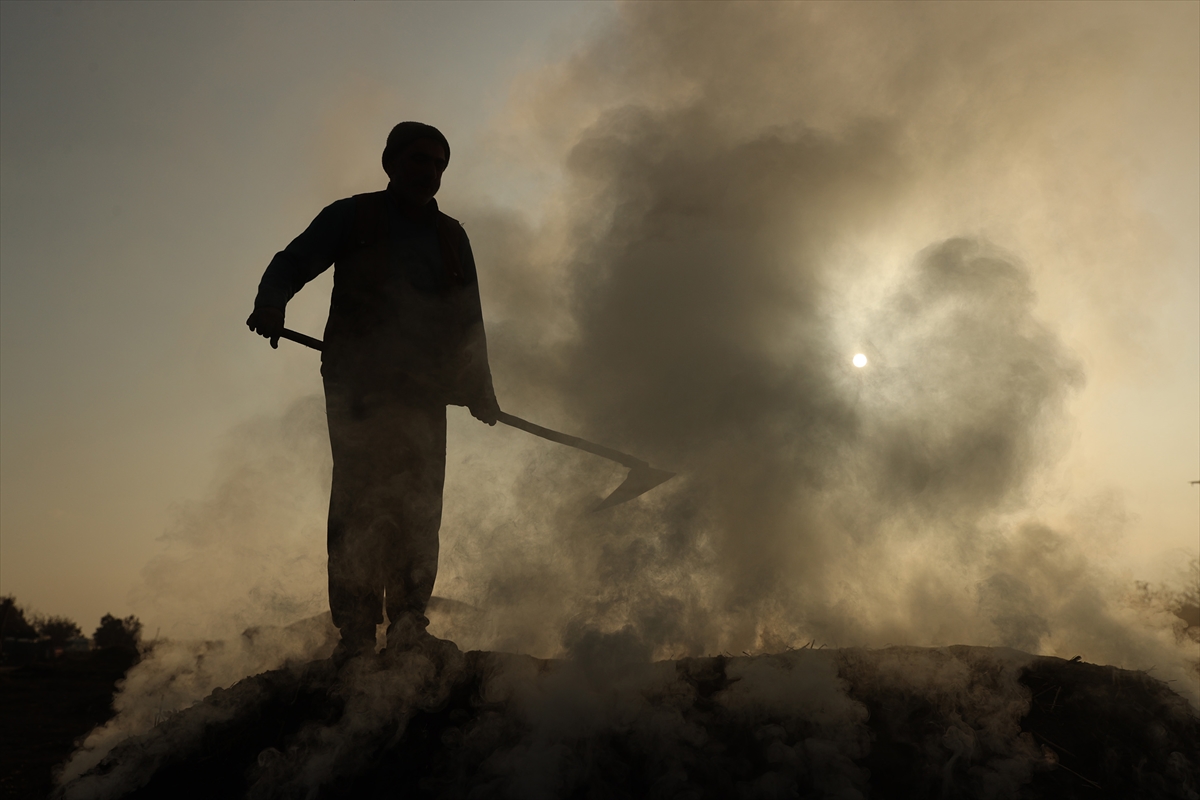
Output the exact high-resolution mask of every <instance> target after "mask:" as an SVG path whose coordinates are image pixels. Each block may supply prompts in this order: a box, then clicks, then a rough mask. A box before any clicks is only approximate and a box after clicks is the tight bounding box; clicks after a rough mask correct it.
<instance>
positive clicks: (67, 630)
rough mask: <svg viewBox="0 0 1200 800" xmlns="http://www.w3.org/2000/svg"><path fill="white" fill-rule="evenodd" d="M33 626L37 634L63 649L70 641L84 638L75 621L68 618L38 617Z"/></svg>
mask: <svg viewBox="0 0 1200 800" xmlns="http://www.w3.org/2000/svg"><path fill="white" fill-rule="evenodd" d="M33 624H34V627H36V628H37V632H38V633H40V634H41V635H42V636H45V637H47V638H48V639H49V640H50V643H51V644H52V645H54V646H55V647H62V646H63V645H65V644H66V643H67V641H68V640H70V639H74V638H75V637H76V636H83V631H82V630H80V628H79V626H78V625H76V624H75V620H73V619H67V618H66V617H38V618H36V619H34V621H33Z"/></svg>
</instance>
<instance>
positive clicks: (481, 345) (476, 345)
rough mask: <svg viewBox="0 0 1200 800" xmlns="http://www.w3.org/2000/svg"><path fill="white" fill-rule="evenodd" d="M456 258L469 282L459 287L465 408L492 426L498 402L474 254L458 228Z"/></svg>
mask: <svg viewBox="0 0 1200 800" xmlns="http://www.w3.org/2000/svg"><path fill="white" fill-rule="evenodd" d="M458 230H459V231H460V232H461V238H460V240H459V243H458V257H459V259H460V260H461V266H462V268H463V274H464V275H466V276H467V277H468V280H469V283H468V284H467V286H466V287H464V289H463V294H462V313H463V323H464V325H465V326H466V330H465V331H464V334H465V335H464V337H463V354H462V355H463V358H464V359H465V369H464V374H463V379H464V383H465V384H466V388H467V397H468V401H467V409H468V410H469V411H470V412H471V416H473V417H475V419H477V420H479V421H480V422H485V423H487V424H488V425H495V424H496V420H497V418H498V417H499V415H500V404H499V403H497V402H496V391H495V389H494V388H493V387H492V369H491V365H490V364H489V363H488V351H487V335H486V333H485V332H484V329H483V307H482V305H481V304H480V301H479V279H478V273H477V271H476V269H475V256H474V254H473V253H472V252H471V241H470V239H468V238H467V232H466V231H465V230H463V229H462V228H461V227H459V228H458Z"/></svg>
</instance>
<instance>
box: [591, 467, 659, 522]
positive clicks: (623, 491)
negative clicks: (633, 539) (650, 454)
mask: <svg viewBox="0 0 1200 800" xmlns="http://www.w3.org/2000/svg"><path fill="white" fill-rule="evenodd" d="M674 477H675V473H674V472H667V471H666V470H663V469H655V468H654V467H651V466H649V465H648V464H643V465H641V466H637V467H634V468H633V469H631V470H629V474H628V475H626V476H625V481H624V482H623V483H622V484H621V485H620V486H618V487H617V488H616V489H613V492H612V494H610V495H609V496H608V497H606V498H604V499H603V500H601V501H600V504H599V505H598V506H596V507H595V508H593V509H592V511H602V510H604V509H606V508H612V507H613V506H618V505H620V504H621V503H624V502H626V501H628V500H632V499H633V498H635V497H640V496H641V495H643V494H645V493H646V492H648V491H650V490H651V489H653V488H654V487H655V486H658V485H659V484H660V483H666V482H667V481H669V480H671V478H674Z"/></svg>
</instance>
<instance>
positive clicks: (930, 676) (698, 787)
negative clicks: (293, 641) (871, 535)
mask: <svg viewBox="0 0 1200 800" xmlns="http://www.w3.org/2000/svg"><path fill="white" fill-rule="evenodd" d="M595 652H597V653H601V654H602V653H603V652H604V650H603V648H596V649H595ZM1197 742H1200V723H1198V721H1197V718H1196V716H1195V715H1194V713H1193V712H1192V711H1191V709H1190V707H1189V706H1188V704H1187V702H1186V701H1184V700H1183V699H1182V698H1180V697H1179V696H1178V695H1176V694H1175V693H1174V692H1172V691H1171V690H1170V689H1169V688H1168V687H1167V686H1166V684H1164V683H1162V682H1160V681H1157V680H1155V679H1153V678H1151V677H1149V676H1148V675H1146V674H1144V673H1140V672H1129V671H1125V670H1120V669H1116V668H1113V667H1102V666H1096V665H1092V664H1086V663H1080V662H1077V661H1076V662H1068V661H1063V660H1062V659H1057V658H1046V657H1035V656H1030V655H1028V654H1025V653H1020V652H1018V651H1015V650H1006V649H997V648H982V647H965V646H959V647H947V648H935V649H934V648H931V649H925V648H910V647H895V648H888V649H884V650H860V649H847V650H795V651H789V652H787V653H781V654H778V655H761V656H747V657H737V658H729V657H723V656H721V657H715V658H689V659H682V660H679V661H664V662H658V663H654V664H646V663H623V662H622V661H621V660H620V659H619V658H617V657H615V656H611V654H610V656H609V657H605V656H603V655H598V656H596V657H594V658H591V659H589V660H587V661H547V660H539V659H535V658H531V657H527V656H518V655H509V654H503V653H488V652H478V651H474V652H469V653H466V654H463V653H460V652H459V651H458V650H457V649H455V648H453V646H452V645H449V643H446V647H444V648H442V649H439V650H437V651H436V652H429V653H417V652H413V653H405V654H401V655H400V656H398V657H396V658H393V659H391V660H388V659H385V658H384V657H381V656H376V657H369V658H360V659H357V660H355V661H351V662H350V663H349V664H347V665H346V666H345V667H343V668H342V669H341V671H340V672H339V671H338V670H337V669H335V668H334V667H333V665H332V663H331V662H328V661H314V662H309V663H307V664H295V665H291V666H288V667H286V668H283V669H278V670H274V671H270V672H265V673H263V674H261V675H256V676H254V677H251V678H247V679H245V680H242V681H241V682H239V683H237V684H235V685H234V686H232V687H231V688H229V689H224V690H217V691H215V692H213V693H212V694H211V695H210V696H209V697H208V698H206V699H205V700H203V701H202V702H199V703H197V704H195V705H194V706H192V707H191V708H189V709H186V710H185V711H182V712H180V713H177V714H175V715H174V716H172V717H170V718H169V719H167V720H166V721H164V722H162V723H161V724H159V725H158V726H156V727H155V728H154V729H152V730H150V731H149V732H147V733H145V734H143V735H140V736H137V737H134V738H131V739H128V740H126V741H125V742H124V743H122V744H121V745H119V746H117V747H116V748H115V749H113V750H112V751H111V752H110V753H109V754H108V756H107V757H106V758H105V759H104V760H103V761H102V762H101V763H100V764H99V765H98V766H96V767H95V768H94V769H92V770H91V771H89V772H87V773H85V774H84V775H82V776H80V777H78V778H76V779H75V780H73V781H71V782H70V783H68V784H66V785H65V786H62V787H60V789H59V791H58V796H60V797H62V798H67V799H68V800H76V799H78V798H111V797H129V798H147V797H154V798H158V797H172V798H213V797H249V798H291V797H307V798H376V797H380V798H382V797H389V798H391V797H448V798H458V797H463V798H567V797H572V798H573V797H578V798H609V797H622V798H624V797H664V798H743V797H744V798H784V797H884V798H893V797H943V798H945V797H950V798H954V797H972V798H974V797H984V798H1010V797H1022V798H1055V799H1056V800H1058V799H1059V798H1073V797H1081V798H1097V797H1114V798H1115V797H1120V798H1130V797H1141V798H1196V797H1197V796H1198V794H1197V788H1198V786H1200V784H1198V780H1197V779H1198V778H1200V754H1198V752H1197Z"/></svg>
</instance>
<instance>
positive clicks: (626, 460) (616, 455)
mask: <svg viewBox="0 0 1200 800" xmlns="http://www.w3.org/2000/svg"><path fill="white" fill-rule="evenodd" d="M279 338H280V339H288V340H290V341H293V342H295V343H296V344H302V345H304V346H305V347H311V348H312V349H313V350H320V349H321V348H322V347H323V346H324V342H322V341H321V340H320V339H314V338H313V337H311V336H307V335H305V334H303V333H298V332H296V331H293V330H290V329H288V328H284V329H283V331H282V332H280V334H279ZM496 419H497V420H498V421H499V422H503V423H504V424H505V425H508V426H509V427H512V428H517V429H518V430H522V431H525V432H526V433H532V434H533V435H534V436H540V437H542V438H543V439H548V440H549V441H551V442H558V443H559V444H565V445H566V446H567V447H574V448H575V449H576V450H583V451H584V452H586V453H591V454H592V455H597V456H600V457H601V458H607V459H608V460H609V461H615V462H617V463H618V464H624V465H625V466H627V467H629V468H630V469H633V468H635V467H646V466H649V465H648V464H647V463H646V462H645V461H642V460H641V459H640V458H634V457H633V456H631V455H629V454H628V453H622V452H621V451H620V450H613V449H612V448H611V447H605V446H604V445H602V444H596V443H595V442H589V441H588V440H587V439H580V438H579V437H578V436H570V435H568V434H565V433H559V432H558V431H553V430H550V429H549V428H543V427H542V426H541V425H535V424H533V423H532V422H530V421H529V420H524V419H521V418H520V417H514V416H513V415H512V414H509V413H506V412H504V411H501V412H500V414H499V415H497V417H496Z"/></svg>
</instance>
